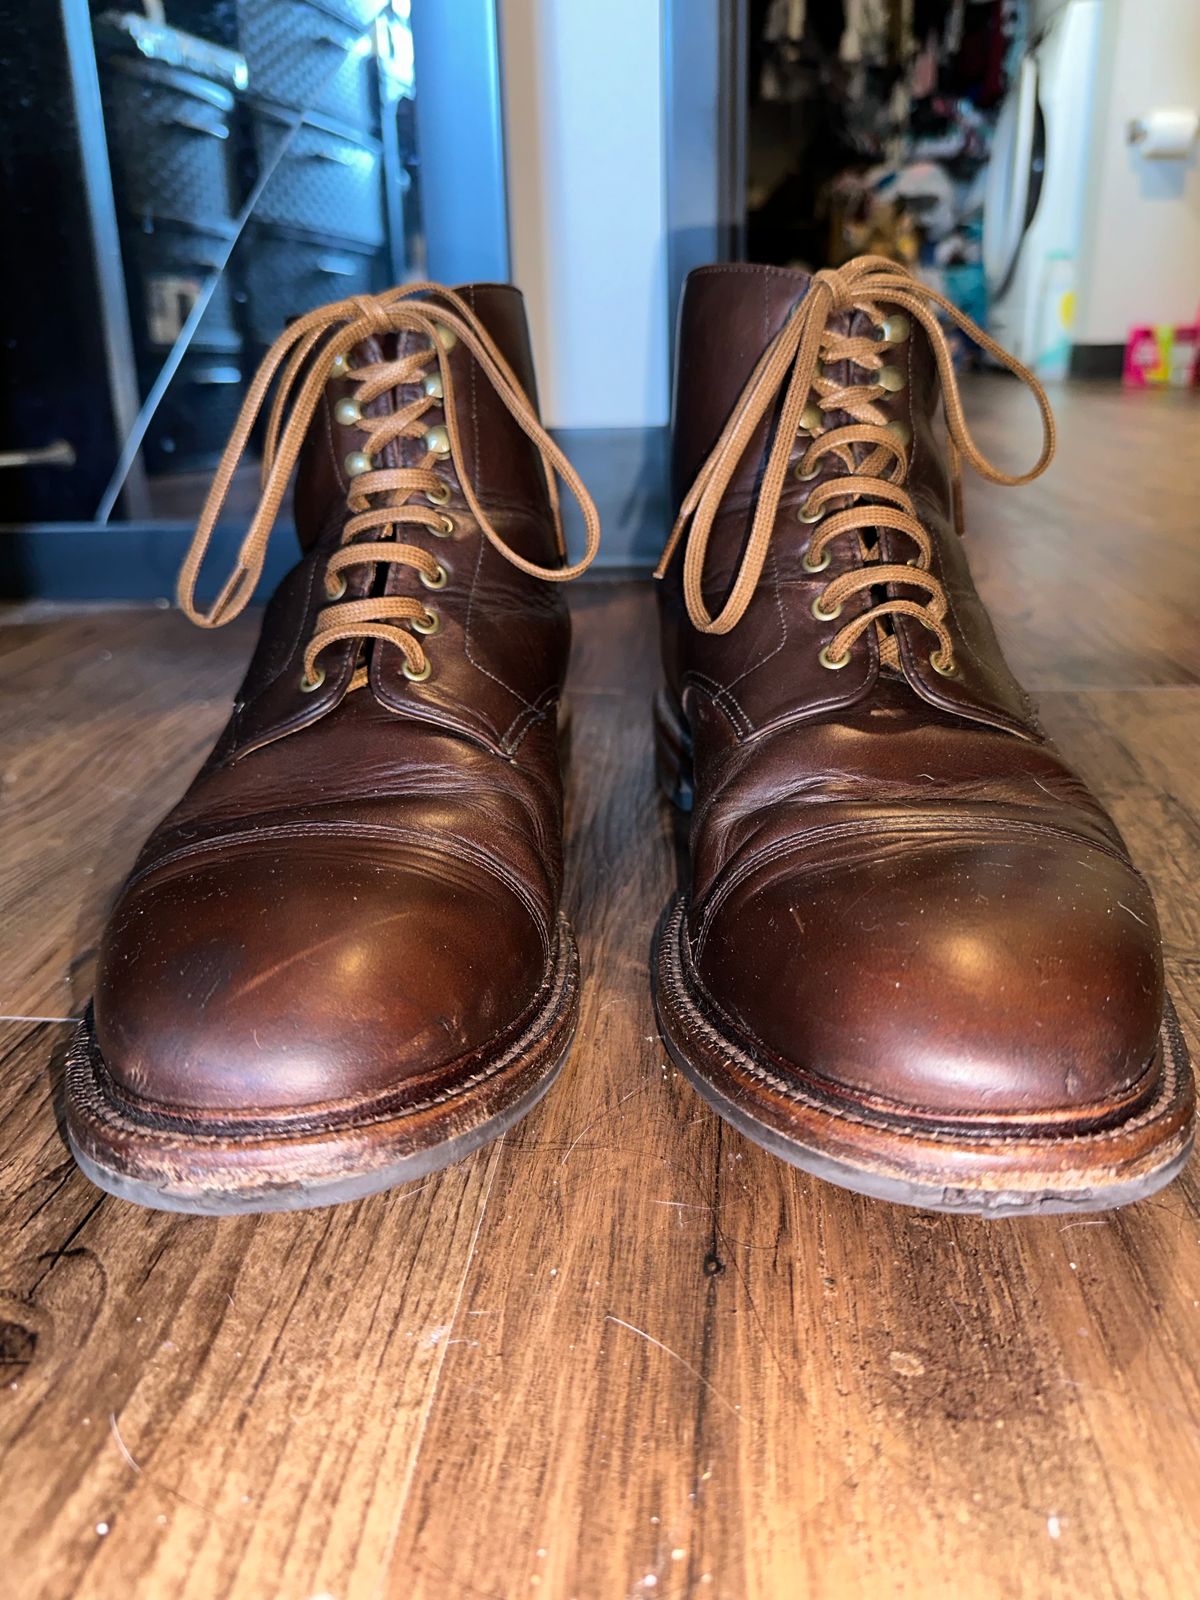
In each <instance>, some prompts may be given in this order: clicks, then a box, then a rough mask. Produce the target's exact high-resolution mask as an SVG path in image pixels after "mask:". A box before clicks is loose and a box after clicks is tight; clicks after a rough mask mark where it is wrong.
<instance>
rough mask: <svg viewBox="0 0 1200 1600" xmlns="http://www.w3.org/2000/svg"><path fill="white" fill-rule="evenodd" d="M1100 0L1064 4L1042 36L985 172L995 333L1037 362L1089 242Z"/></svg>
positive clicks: (1004, 111)
mask: <svg viewBox="0 0 1200 1600" xmlns="http://www.w3.org/2000/svg"><path fill="white" fill-rule="evenodd" d="M1102 9H1103V0H1067V3H1066V4H1065V5H1064V6H1063V7H1062V9H1061V10H1059V11H1056V12H1055V13H1054V15H1053V16H1052V17H1051V18H1050V19H1049V21H1048V22H1047V23H1046V25H1045V27H1044V28H1042V29H1041V30H1040V32H1039V33H1037V34H1036V35H1035V36H1034V38H1033V40H1032V41H1031V43H1030V46H1029V49H1028V51H1027V53H1026V55H1025V56H1024V58H1023V60H1022V62H1021V66H1020V70H1019V72H1018V73H1017V75H1016V78H1015V81H1014V83H1013V86H1012V88H1011V90H1010V91H1009V94H1008V97H1007V99H1006V100H1005V102H1004V105H1003V106H1002V108H1001V111H1000V116H999V119H998V120H997V123H996V131H995V136H994V139H993V143H992V154H991V160H990V162H989V165H988V175H987V189H986V195H985V199H984V212H983V265H984V272H985V274H986V276H987V285H988V329H989V332H991V333H992V335H993V336H994V337H995V338H996V339H998V340H999V341H1000V343H1001V344H1002V345H1004V347H1005V348H1006V349H1007V350H1010V351H1012V353H1013V355H1015V356H1016V357H1017V359H1018V360H1020V361H1024V362H1026V363H1032V362H1034V361H1035V360H1036V359H1037V357H1038V354H1039V349H1038V346H1039V339H1040V337H1042V334H1043V331H1044V327H1045V300H1046V296H1047V294H1050V293H1054V292H1060V291H1061V283H1062V274H1063V264H1064V263H1065V262H1070V263H1072V264H1074V263H1075V262H1077V261H1078V259H1079V256H1080V252H1081V248H1082V241H1083V227H1084V199H1085V195H1086V191H1087V187H1088V171H1089V146H1090V143H1091V137H1092V129H1093V110H1094V99H1093V97H1094V86H1095V82H1096V71H1097V64H1098V59H1099V53H1100V27H1101V12H1102Z"/></svg>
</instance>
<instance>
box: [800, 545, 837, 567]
mask: <svg viewBox="0 0 1200 1600" xmlns="http://www.w3.org/2000/svg"><path fill="white" fill-rule="evenodd" d="M832 560H833V557H832V556H831V555H830V554H829V551H828V550H822V551H821V554H820V557H819V558H818V559H817V560H816V561H814V560H813V559H812V557H811V555H810V554H809V553H808V551H807V550H806V551H805V552H804V556H803V558H802V560H801V562H800V565H801V566H802V567H803V568H804V570H805V572H824V571H825V568H826V567H827V566H828V565H829V563H830V562H831V561H832Z"/></svg>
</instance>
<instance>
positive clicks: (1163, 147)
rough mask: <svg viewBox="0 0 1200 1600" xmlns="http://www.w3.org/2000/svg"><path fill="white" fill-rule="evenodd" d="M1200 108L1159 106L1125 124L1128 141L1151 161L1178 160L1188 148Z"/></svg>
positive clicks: (1193, 138)
mask: <svg viewBox="0 0 1200 1600" xmlns="http://www.w3.org/2000/svg"><path fill="white" fill-rule="evenodd" d="M1197 133H1200V112H1196V111H1185V110H1182V109H1173V108H1170V107H1162V108H1161V109H1160V110H1158V111H1148V112H1147V113H1146V115H1145V116H1144V117H1139V118H1138V120H1137V121H1136V122H1131V123H1130V124H1129V142H1130V144H1132V145H1136V146H1137V150H1138V154H1139V155H1143V156H1145V157H1146V158H1147V159H1148V160H1151V161H1178V160H1180V159H1181V158H1182V157H1184V156H1188V155H1190V154H1191V152H1192V146H1193V145H1194V144H1195V142H1196V135H1197Z"/></svg>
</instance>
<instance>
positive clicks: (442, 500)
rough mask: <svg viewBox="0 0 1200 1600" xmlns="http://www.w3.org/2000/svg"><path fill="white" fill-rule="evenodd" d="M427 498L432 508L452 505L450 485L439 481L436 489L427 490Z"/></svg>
mask: <svg viewBox="0 0 1200 1600" xmlns="http://www.w3.org/2000/svg"><path fill="white" fill-rule="evenodd" d="M425 498H426V500H428V501H429V504H430V505H431V506H445V505H449V504H450V485H449V484H448V483H442V482H441V481H440V480H439V484H438V487H437V488H436V489H426V491H425Z"/></svg>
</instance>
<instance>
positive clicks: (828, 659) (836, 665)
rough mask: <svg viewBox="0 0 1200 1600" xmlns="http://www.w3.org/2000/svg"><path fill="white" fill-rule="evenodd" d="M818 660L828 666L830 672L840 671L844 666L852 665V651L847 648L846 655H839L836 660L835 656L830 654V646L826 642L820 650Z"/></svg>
mask: <svg viewBox="0 0 1200 1600" xmlns="http://www.w3.org/2000/svg"><path fill="white" fill-rule="evenodd" d="M817 660H818V661H819V662H820V663H821V665H822V666H823V667H828V668H829V670H830V672H840V671H841V670H842V668H843V667H848V666H849V665H850V652H849V650H847V651H846V654H845V655H844V656H839V657H838V658H837V660H834V658H833V657H832V656H831V655H830V654H829V646H828V645H827V644H826V645H822V646H821V648H820V650H818V652H817Z"/></svg>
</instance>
